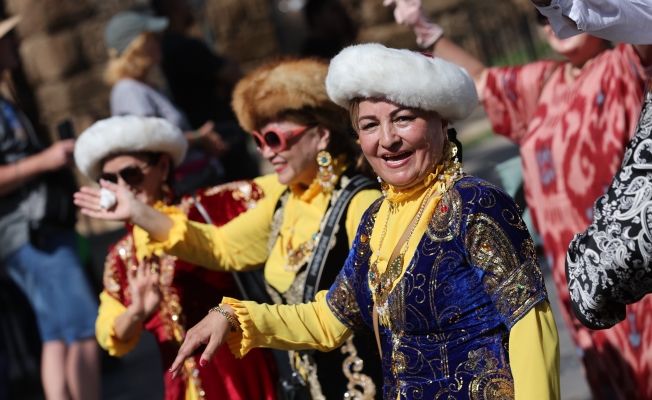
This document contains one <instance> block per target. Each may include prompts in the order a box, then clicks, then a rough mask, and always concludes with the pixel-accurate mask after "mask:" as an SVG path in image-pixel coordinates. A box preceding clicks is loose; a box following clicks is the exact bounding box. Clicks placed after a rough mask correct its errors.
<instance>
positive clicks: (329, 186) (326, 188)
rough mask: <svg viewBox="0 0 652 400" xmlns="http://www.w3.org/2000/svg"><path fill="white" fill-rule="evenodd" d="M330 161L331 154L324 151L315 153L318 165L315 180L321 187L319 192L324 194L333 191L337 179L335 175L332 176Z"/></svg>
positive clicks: (331, 158)
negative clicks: (316, 179)
mask: <svg viewBox="0 0 652 400" xmlns="http://www.w3.org/2000/svg"><path fill="white" fill-rule="evenodd" d="M332 161H333V157H331V153H329V152H327V151H325V150H322V151H320V152H319V153H317V164H318V165H319V172H318V173H317V178H318V179H319V184H320V185H321V190H322V192H323V193H324V194H328V193H330V192H332V191H333V188H334V185H335V180H336V179H337V177H336V176H335V174H333V165H332Z"/></svg>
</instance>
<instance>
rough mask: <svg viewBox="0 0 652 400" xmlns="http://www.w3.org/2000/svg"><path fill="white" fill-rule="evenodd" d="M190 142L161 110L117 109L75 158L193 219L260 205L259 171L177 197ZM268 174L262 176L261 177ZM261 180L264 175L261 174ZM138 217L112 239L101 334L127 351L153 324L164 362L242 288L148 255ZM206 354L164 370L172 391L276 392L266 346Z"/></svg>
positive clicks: (203, 394) (263, 398) (110, 345)
mask: <svg viewBox="0 0 652 400" xmlns="http://www.w3.org/2000/svg"><path fill="white" fill-rule="evenodd" d="M186 148H187V141H186V140H185V138H184V136H183V134H182V133H181V131H180V130H179V129H178V128H176V127H175V126H173V125H172V124H170V123H169V122H167V121H166V120H164V119H159V118H151V117H150V118H147V117H137V116H124V117H113V118H109V119H106V120H103V121H99V122H97V123H95V124H94V125H93V126H91V127H90V128H88V129H87V130H86V131H84V132H83V133H82V134H81V136H80V137H79V139H78V140H77V143H76V145H75V161H76V163H77V166H78V167H79V169H80V171H81V172H82V173H83V174H84V175H86V176H88V177H89V178H91V179H97V180H98V181H100V182H111V183H112V184H113V185H115V186H118V187H121V188H124V190H128V191H129V192H130V193H132V195H133V196H134V197H135V198H137V199H138V200H140V201H141V202H142V203H143V204H148V205H155V204H158V205H159V206H160V207H173V208H174V209H175V210H178V211H179V212H181V213H183V214H184V215H186V216H187V217H188V218H189V219H191V220H195V221H201V222H210V223H213V224H215V225H222V224H224V223H226V222H227V221H229V220H231V219H232V218H234V217H236V216H237V215H238V214H240V213H242V212H244V211H246V210H247V209H249V208H251V207H255V206H256V203H257V202H258V201H259V200H260V199H261V198H262V197H263V195H264V193H263V190H262V188H261V186H259V185H258V184H256V183H254V182H252V181H239V182H233V183H230V184H227V185H222V186H215V187H211V188H206V189H202V190H199V191H198V192H197V194H196V196H194V197H188V196H186V197H184V198H182V199H175V198H174V196H173V194H172V192H171V190H170V186H171V183H172V181H171V178H170V177H171V171H172V169H173V168H174V166H175V165H178V163H179V162H180V161H181V160H182V159H183V158H184V155H185V152H186ZM259 183H261V182H260V181H259ZM263 183H264V182H263ZM263 183H261V184H263ZM132 228H133V227H132V226H131V225H127V230H128V233H127V234H126V235H125V236H124V237H123V238H122V239H120V240H119V241H118V242H117V243H116V244H115V245H114V246H112V248H111V249H110V252H109V255H108V256H107V259H106V264H105V270H104V290H103V291H102V293H101V294H100V309H99V316H98V318H97V322H96V336H97V340H98V342H99V344H100V345H101V346H102V347H103V348H104V349H106V350H107V351H108V352H109V354H111V355H112V356H115V357H121V356H123V355H125V354H127V353H128V352H130V351H131V350H132V349H133V348H134V347H135V346H136V343H137V342H138V338H139V335H140V331H141V330H142V329H147V330H149V331H150V332H151V333H153V334H154V336H155V338H156V340H157V341H158V344H159V350H160V353H161V358H162V360H163V365H164V366H168V365H169V364H170V363H171V362H172V361H171V360H173V359H174V356H175V355H176V351H177V349H178V348H179V345H180V344H181V342H182V341H183V337H184V335H185V332H186V329H188V328H189V327H192V326H193V325H194V324H195V323H197V321H199V320H200V319H201V318H202V317H203V316H204V315H205V313H206V312H207V311H208V310H209V309H210V308H211V307H213V306H214V304H213V303H214V298H215V296H216V295H218V294H219V293H225V294H226V293H231V294H241V293H240V292H239V291H238V288H237V286H236V282H235V280H234V278H233V277H232V276H231V275H230V274H227V273H224V272H217V271H209V270H206V269H204V268H199V267H197V266H196V265H193V264H190V263H187V262H184V261H181V260H178V259H176V258H174V257H172V256H169V255H165V254H161V255H160V257H157V258H156V259H153V260H149V262H147V263H146V262H143V261H142V258H138V257H136V248H135V247H134V236H133V233H132ZM198 363H199V359H198V358H197V357H196V356H191V357H189V358H188V359H187V360H186V361H185V363H184V372H183V379H176V380H172V379H171V376H170V373H169V372H167V371H166V372H164V383H165V399H166V400H180V399H187V400H191V399H192V400H195V399H206V400H211V399H214V400H217V399H239V400H248V399H257V400H273V399H275V398H276V396H275V381H276V377H275V374H274V373H273V370H274V366H273V363H274V362H273V358H272V356H271V354H270V353H268V352H267V351H265V352H259V353H256V354H255V355H254V357H253V358H252V359H251V360H237V359H236V358H235V357H234V356H233V355H231V354H229V352H228V351H223V352H221V353H220V354H218V356H217V357H216V359H215V360H214V361H212V362H211V363H208V364H206V365H203V367H204V368H199V364H198Z"/></svg>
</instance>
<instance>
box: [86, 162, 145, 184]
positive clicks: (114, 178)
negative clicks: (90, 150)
mask: <svg viewBox="0 0 652 400" xmlns="http://www.w3.org/2000/svg"><path fill="white" fill-rule="evenodd" d="M147 166H148V167H149V165H147ZM118 175H120V177H121V178H122V180H123V181H125V183H126V184H127V185H129V186H138V185H140V184H141V183H143V180H144V179H145V174H144V173H143V169H142V168H140V167H125V168H123V169H121V170H120V171H118V173H117V174H113V173H110V172H104V173H102V174H101V175H100V177H99V178H97V181H98V182H99V181H100V179H104V180H105V181H109V182H113V183H118Z"/></svg>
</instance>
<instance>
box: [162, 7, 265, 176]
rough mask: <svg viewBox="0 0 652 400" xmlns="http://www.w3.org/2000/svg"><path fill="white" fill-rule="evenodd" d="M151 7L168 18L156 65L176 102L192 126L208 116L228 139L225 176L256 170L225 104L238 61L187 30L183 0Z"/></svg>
mask: <svg viewBox="0 0 652 400" xmlns="http://www.w3.org/2000/svg"><path fill="white" fill-rule="evenodd" d="M152 7H153V8H154V10H155V11H156V13H157V14H158V15H159V16H161V17H165V18H167V19H168V21H169V22H170V23H169V25H168V27H167V29H166V30H165V32H164V34H163V36H162V39H161V49H162V55H163V61H162V63H161V67H162V70H163V73H164V74H165V78H166V79H167V82H168V84H169V87H170V91H171V93H172V97H173V98H174V100H175V102H176V104H177V105H178V106H179V108H180V109H181V110H183V111H184V113H185V115H186V116H187V117H188V122H189V123H190V126H191V127H192V128H193V129H199V128H200V127H201V126H202V125H203V124H204V123H205V122H206V121H212V122H213V123H214V124H215V130H216V131H218V132H219V133H220V136H221V137H222V139H223V140H224V141H225V142H226V143H228V145H229V148H228V151H226V152H224V153H223V154H222V155H221V156H220V162H221V163H222V165H223V166H224V180H225V181H227V182H230V181H234V180H239V179H251V178H254V177H256V176H258V175H259V170H258V164H257V162H256V161H255V160H254V158H253V157H252V155H251V154H250V153H249V150H248V144H247V143H248V140H247V139H248V138H247V134H246V132H244V131H243V130H242V129H241V128H240V126H239V125H238V121H237V119H236V117H235V114H233V110H232V109H231V105H230V103H231V94H232V92H233V88H234V87H235V84H236V83H237V82H238V81H239V80H240V78H242V72H241V71H240V68H239V66H238V64H236V63H235V62H234V61H233V60H230V59H228V58H226V57H223V56H221V55H218V54H215V52H213V51H212V50H211V49H209V48H208V46H206V44H205V43H204V42H202V41H201V40H197V39H196V38H192V37H190V36H188V34H187V31H188V29H189V28H190V27H191V26H192V25H193V24H194V23H195V16H194V12H193V9H192V7H191V5H190V3H189V2H188V0H152Z"/></svg>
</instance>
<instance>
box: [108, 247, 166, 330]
mask: <svg viewBox="0 0 652 400" xmlns="http://www.w3.org/2000/svg"><path fill="white" fill-rule="evenodd" d="M152 261H153V262H144V261H143V262H141V263H140V264H139V265H138V267H132V269H130V270H128V271H127V280H128V281H129V291H130V293H131V304H129V307H127V310H126V311H125V312H124V313H122V314H120V315H119V316H118V318H116V319H115V323H114V324H113V329H114V331H115V336H116V338H118V339H119V340H121V341H123V342H128V341H130V340H131V339H132V338H133V337H134V336H136V335H138V332H140V327H142V326H143V322H145V321H146V320H147V319H148V318H149V317H150V316H151V315H152V314H153V313H154V311H156V310H157V309H158V307H159V305H160V304H161V291H160V290H159V271H158V265H159V264H158V257H155V258H154V259H153V260H152Z"/></svg>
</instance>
